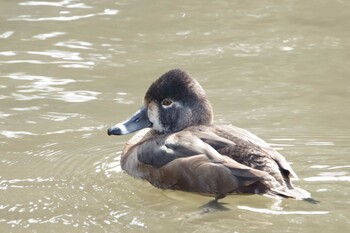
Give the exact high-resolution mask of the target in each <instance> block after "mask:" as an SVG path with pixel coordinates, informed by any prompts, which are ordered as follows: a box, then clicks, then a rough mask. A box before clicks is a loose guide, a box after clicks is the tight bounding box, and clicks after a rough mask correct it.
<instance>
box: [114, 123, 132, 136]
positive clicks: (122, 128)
mask: <svg viewBox="0 0 350 233" xmlns="http://www.w3.org/2000/svg"><path fill="white" fill-rule="evenodd" d="M114 127H118V128H119V129H120V132H121V134H127V133H129V130H128V129H127V128H126V127H125V125H124V122H122V123H118V124H116V125H115V126H114Z"/></svg>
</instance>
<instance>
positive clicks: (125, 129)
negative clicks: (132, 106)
mask: <svg viewBox="0 0 350 233" xmlns="http://www.w3.org/2000/svg"><path fill="white" fill-rule="evenodd" d="M151 126H152V123H151V122H150V121H149V119H148V116H147V108H146V107H144V106H142V107H141V108H140V109H139V110H138V111H137V112H135V114H134V115H132V116H131V117H130V118H129V119H127V120H126V121H124V122H122V123H118V124H116V125H114V126H112V127H111V128H109V129H108V131H107V133H108V135H124V134H129V133H132V132H135V131H138V130H140V129H143V128H147V127H151Z"/></svg>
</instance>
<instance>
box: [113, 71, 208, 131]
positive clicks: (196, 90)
mask: <svg viewBox="0 0 350 233" xmlns="http://www.w3.org/2000/svg"><path fill="white" fill-rule="evenodd" d="M212 121H213V111H212V107H211V105H210V103H209V101H208V99H207V97H206V94H205V92H204V90H203V88H202V87H201V85H200V84H199V83H198V82H197V81H196V80H195V79H193V78H192V77H191V76H190V75H189V74H188V73H186V72H184V71H182V70H180V69H174V70H170V71H168V72H167V73H165V74H163V75H162V76H161V77H160V78H158V79H157V80H156V81H155V82H154V83H152V85H151V86H150V87H149V88H148V90H147V92H146V95H145V98H144V104H143V106H142V107H141V108H140V109H139V110H138V111H137V112H136V113H135V114H134V115H132V116H131V117H130V118H129V119H127V120H126V121H124V122H122V123H118V124H116V125H114V126H112V127H111V128H109V129H108V135H123V134H128V133H132V132H135V131H137V130H140V129H143V128H147V127H150V128H153V129H154V130H155V131H157V132H158V133H172V132H177V131H180V130H183V129H185V128H187V127H189V126H196V125H209V124H211V123H212Z"/></svg>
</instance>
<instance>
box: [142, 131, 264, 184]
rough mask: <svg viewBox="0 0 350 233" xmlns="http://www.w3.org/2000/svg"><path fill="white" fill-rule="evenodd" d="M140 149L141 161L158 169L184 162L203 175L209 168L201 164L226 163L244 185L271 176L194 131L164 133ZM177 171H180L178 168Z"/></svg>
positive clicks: (226, 166)
mask: <svg viewBox="0 0 350 233" xmlns="http://www.w3.org/2000/svg"><path fill="white" fill-rule="evenodd" d="M212 136H213V137H214V136H215V135H212ZM222 140H223V143H232V142H230V141H228V140H226V141H225V139H224V138H222ZM138 151H139V153H137V158H138V160H139V161H140V162H142V163H143V164H147V165H151V166H153V167H155V168H157V169H162V168H164V167H168V169H169V167H174V166H177V165H176V164H182V169H185V168H186V167H191V168H192V169H193V170H196V169H197V171H198V174H196V175H200V176H203V174H199V173H200V172H205V170H203V169H199V168H200V167H201V166H202V167H203V166H204V167H215V169H218V168H219V167H221V168H223V167H225V169H224V170H226V171H227V172H229V174H230V176H235V177H236V179H239V183H240V185H248V184H251V183H252V182H256V181H258V180H262V179H265V178H266V177H267V176H269V175H268V174H267V173H266V172H264V171H259V170H256V169H253V168H251V167H248V166H245V165H243V164H241V163H238V162H236V161H234V160H233V159H231V158H229V157H227V156H223V155H221V154H220V153H219V152H218V151H217V150H215V149H214V148H213V147H212V146H211V145H209V144H208V143H206V142H204V141H203V140H202V139H200V138H199V137H198V136H197V135H196V133H193V132H191V131H180V132H178V133H175V134H171V135H168V136H160V137H158V138H157V139H156V140H149V141H145V142H143V143H142V144H141V145H139V148H138ZM196 158H197V159H196ZM184 161H187V162H186V163H185V162H184ZM198 164H200V166H199V165H198ZM212 169H214V168H212ZM174 171H175V172H178V170H174ZM199 171H200V172H199ZM191 179H193V177H192V178H191Z"/></svg>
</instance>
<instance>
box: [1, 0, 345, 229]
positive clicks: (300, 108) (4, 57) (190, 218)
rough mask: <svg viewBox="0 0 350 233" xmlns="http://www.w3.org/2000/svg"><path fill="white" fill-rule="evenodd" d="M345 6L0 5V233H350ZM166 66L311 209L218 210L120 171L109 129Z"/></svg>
mask: <svg viewBox="0 0 350 233" xmlns="http://www.w3.org/2000/svg"><path fill="white" fill-rule="evenodd" d="M349 10H350V3H349V2H348V1H341V0H339V1H325V0H324V1H319V0H318V1H296V0H294V1H282V2H281V1H278V2H275V1H246V2H242V1H190V2H189V1H176V2H166V1H162V2H154V1H107V0H105V1H80V0H62V1H46V2H45V1H21V0H20V1H17V0H15V1H2V2H1V3H0V15H1V21H0V29H1V31H0V78H1V79H0V80H1V82H0V106H1V107H0V151H1V153H0V171H1V172H0V193H1V194H0V196H1V198H0V231H1V232H164V231H165V230H166V231H168V232H258V231H259V232H330V231H334V230H335V229H336V230H337V232H339V233H340V232H349V231H350V214H349V211H348V209H349V208H348V207H349V204H350V201H349V200H350V198H349V197H350V196H349V195H350V194H349V193H350V188H349V182H350V175H349V172H350V159H349V156H348V153H349V139H350V136H349V135H350V128H349V119H350V108H349V104H350V101H349V100H350V88H349V86H350V79H349V75H350V68H349V67H350V59H349V52H348V51H349V49H350V48H349V47H350V33H349V30H348V29H349V27H350V15H349ZM175 67H180V68H183V69H185V70H187V71H189V72H190V73H191V74H192V75H193V76H194V77H196V78H197V79H198V80H199V81H200V83H201V84H202V85H203V87H204V88H205V89H206V91H207V93H208V96H209V98H210V100H211V102H212V104H213V106H214V110H215V122H216V123H218V124H221V123H233V124H235V125H237V126H240V127H244V128H247V129H249V130H251V131H253V132H254V133H256V134H257V135H259V136H261V137H262V138H264V139H265V140H267V141H268V142H270V143H272V144H273V145H274V147H275V148H277V149H279V151H280V152H281V153H283V154H284V155H285V157H286V158H287V159H288V161H290V162H291V163H292V166H293V168H294V170H295V171H296V172H297V174H298V175H299V176H300V178H301V180H299V181H295V182H294V183H295V184H296V185H297V186H300V187H302V188H304V189H306V190H308V191H310V192H311V193H312V194H313V196H314V198H315V199H317V200H319V201H320V203H319V204H316V205H314V204H310V203H306V202H302V201H295V200H282V201H277V200H273V199H270V198H266V197H262V196H257V195H253V196H243V195H242V196H230V197H227V198H225V199H223V201H222V202H223V203H225V204H223V205H222V206H215V205H213V204H211V203H209V201H210V200H211V199H210V198H207V197H201V196H197V195H194V194H189V193H183V192H174V191H161V190H158V189H156V188H154V187H152V186H151V185H149V184H148V183H146V182H142V181H138V180H134V179H133V178H131V177H129V176H127V175H126V174H124V173H123V172H122V171H121V168H120V164H119V159H120V150H121V149H122V147H123V145H124V143H125V142H126V141H127V140H128V139H129V138H130V136H124V137H108V136H107V135H106V130H107V128H108V126H110V125H112V124H114V123H116V122H118V121H121V120H123V119H124V118H126V117H127V116H129V115H130V114H131V113H133V112H134V111H135V110H136V109H137V108H138V107H139V106H140V105H141V103H142V98H143V94H144V92H145V90H146V89H147V88H148V86H149V85H150V83H151V82H152V81H153V80H154V79H156V78H157V77H158V76H159V75H161V74H162V73H164V72H166V71H167V70H169V69H171V68H175Z"/></svg>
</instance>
